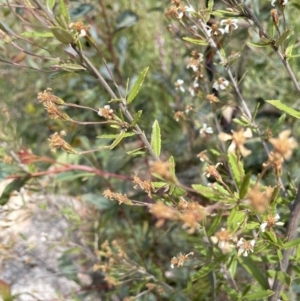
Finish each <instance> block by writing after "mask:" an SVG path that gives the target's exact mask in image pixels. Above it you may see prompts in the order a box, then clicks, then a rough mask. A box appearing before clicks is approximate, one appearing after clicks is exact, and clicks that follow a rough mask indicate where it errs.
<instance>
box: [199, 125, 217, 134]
mask: <svg viewBox="0 0 300 301" xmlns="http://www.w3.org/2000/svg"><path fill="white" fill-rule="evenodd" d="M213 133H214V131H213V129H212V128H211V127H210V126H207V124H206V123H203V126H202V128H201V129H200V134H201V135H203V134H204V135H205V134H209V135H211V134H213Z"/></svg>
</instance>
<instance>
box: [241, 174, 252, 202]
mask: <svg viewBox="0 0 300 301" xmlns="http://www.w3.org/2000/svg"><path fill="white" fill-rule="evenodd" d="M251 176H252V173H251V172H249V173H247V174H246V175H245V176H244V178H243V181H242V183H241V185H240V191H239V193H240V199H243V198H244V197H245V196H246V194H247V192H248V189H249V185H250V180H251Z"/></svg>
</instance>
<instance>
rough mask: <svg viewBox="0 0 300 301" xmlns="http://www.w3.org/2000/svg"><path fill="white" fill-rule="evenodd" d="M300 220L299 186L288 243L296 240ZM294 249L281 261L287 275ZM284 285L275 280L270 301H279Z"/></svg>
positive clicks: (289, 225) (282, 269)
mask: <svg viewBox="0 0 300 301" xmlns="http://www.w3.org/2000/svg"><path fill="white" fill-rule="evenodd" d="M299 220H300V184H299V186H298V191H297V196H296V199H295V202H294V204H293V205H292V208H291V215H290V220H289V224H288V227H287V233H286V236H287V242H289V241H291V240H293V239H295V238H296V237H297V232H298V231H297V230H298V224H299ZM293 252H294V248H290V249H286V250H285V251H284V253H283V258H282V260H281V264H280V267H281V272H284V273H286V272H287V270H288V267H289V263H290V256H291V255H292V254H293ZM283 286H284V284H283V283H282V282H280V281H279V280H278V278H276V279H275V281H274V284H273V287H272V290H273V291H274V295H272V296H271V297H270V299H269V300H270V301H277V300H279V296H280V292H281V291H282V290H283Z"/></svg>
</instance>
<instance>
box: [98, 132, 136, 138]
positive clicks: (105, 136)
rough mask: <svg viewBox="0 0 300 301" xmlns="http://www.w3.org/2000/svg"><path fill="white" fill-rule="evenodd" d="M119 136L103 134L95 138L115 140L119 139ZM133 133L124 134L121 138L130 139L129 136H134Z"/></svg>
mask: <svg viewBox="0 0 300 301" xmlns="http://www.w3.org/2000/svg"><path fill="white" fill-rule="evenodd" d="M119 135H120V134H103V135H99V136H96V138H99V139H116V138H118V137H119ZM134 135H135V133H132V132H124V136H123V138H125V137H131V136H134Z"/></svg>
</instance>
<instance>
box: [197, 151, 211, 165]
mask: <svg viewBox="0 0 300 301" xmlns="http://www.w3.org/2000/svg"><path fill="white" fill-rule="evenodd" d="M206 152H207V150H204V151H202V152H200V153H199V154H198V155H197V158H199V159H200V161H201V162H205V161H206V162H208V161H209V158H208V156H207V155H206Z"/></svg>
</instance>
